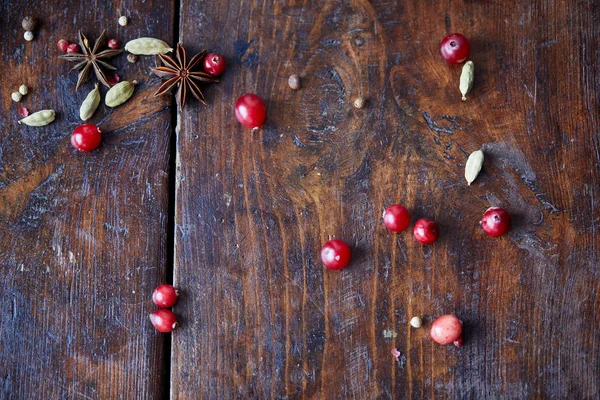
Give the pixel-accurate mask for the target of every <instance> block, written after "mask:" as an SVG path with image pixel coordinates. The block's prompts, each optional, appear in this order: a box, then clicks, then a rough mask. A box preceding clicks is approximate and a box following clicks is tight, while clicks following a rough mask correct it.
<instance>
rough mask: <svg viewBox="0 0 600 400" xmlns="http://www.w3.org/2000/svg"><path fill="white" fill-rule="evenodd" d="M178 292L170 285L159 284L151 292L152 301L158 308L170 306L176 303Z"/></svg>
mask: <svg viewBox="0 0 600 400" xmlns="http://www.w3.org/2000/svg"><path fill="white" fill-rule="evenodd" d="M177 297H179V292H178V291H177V289H175V288H174V287H173V286H171V285H167V284H164V285H160V286H158V287H157V288H156V289H154V293H152V301H153V302H154V304H156V305H157V306H159V307H160V308H171V307H173V306H174V305H175V303H177Z"/></svg>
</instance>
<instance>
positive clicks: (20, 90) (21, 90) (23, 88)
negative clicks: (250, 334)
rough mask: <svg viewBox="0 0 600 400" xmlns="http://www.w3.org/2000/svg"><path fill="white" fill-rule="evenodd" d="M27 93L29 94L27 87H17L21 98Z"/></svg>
mask: <svg viewBox="0 0 600 400" xmlns="http://www.w3.org/2000/svg"><path fill="white" fill-rule="evenodd" d="M27 92H29V88H28V87H27V85H21V86H19V93H21V94H22V95H23V96H25V95H26V94H27Z"/></svg>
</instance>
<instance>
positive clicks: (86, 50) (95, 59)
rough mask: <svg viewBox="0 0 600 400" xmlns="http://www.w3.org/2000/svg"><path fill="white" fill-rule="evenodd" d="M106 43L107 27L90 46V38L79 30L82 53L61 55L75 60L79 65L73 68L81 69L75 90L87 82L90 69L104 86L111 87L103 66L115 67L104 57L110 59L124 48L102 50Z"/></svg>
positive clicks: (112, 68) (112, 69)
mask: <svg viewBox="0 0 600 400" xmlns="http://www.w3.org/2000/svg"><path fill="white" fill-rule="evenodd" d="M105 43H106V29H105V30H103V31H102V35H100V37H99V38H98V39H97V40H96V43H94V47H93V48H90V44H89V42H88V39H87V38H86V37H85V35H84V34H83V33H81V31H79V45H80V46H81V50H82V51H83V54H82V53H71V54H65V55H62V56H59V57H58V58H61V59H63V60H67V61H75V62H77V65H75V66H74V67H73V68H72V70H81V72H80V73H79V78H77V86H76V87H75V90H77V89H79V87H80V86H81V85H82V84H83V83H85V82H86V81H87V80H88V78H89V76H90V69H92V68H93V69H94V73H95V74H96V79H98V80H99V81H100V82H102V84H104V86H106V87H110V84H109V83H108V80H107V79H106V75H105V74H104V71H102V67H104V68H106V69H108V70H111V71H114V70H116V68H115V67H113V66H112V65H110V64H109V63H107V62H105V61H102V59H108V58H112V57H114V56H116V55H117V54H120V53H121V52H122V51H123V50H119V49H106V50H102V51H100V48H101V47H103V46H104V44H105Z"/></svg>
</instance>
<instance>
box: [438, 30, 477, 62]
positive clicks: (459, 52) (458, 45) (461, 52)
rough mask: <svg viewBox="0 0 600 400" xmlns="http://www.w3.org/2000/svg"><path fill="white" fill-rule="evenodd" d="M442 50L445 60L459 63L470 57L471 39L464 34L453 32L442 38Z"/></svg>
mask: <svg viewBox="0 0 600 400" xmlns="http://www.w3.org/2000/svg"><path fill="white" fill-rule="evenodd" d="M440 52H441V53H442V57H444V60H446V61H447V62H449V63H450V64H458V63H461V62H463V61H465V60H466V59H467V58H468V57H469V53H470V52H471V45H470V44H469V39H467V38H466V37H465V36H464V35H461V34H460V33H451V34H449V35H448V36H446V37H445V38H444V39H443V40H442V43H441V44H440Z"/></svg>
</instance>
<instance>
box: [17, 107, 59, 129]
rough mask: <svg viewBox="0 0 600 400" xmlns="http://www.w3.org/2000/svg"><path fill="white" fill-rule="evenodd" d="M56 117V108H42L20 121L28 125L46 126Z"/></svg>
mask: <svg viewBox="0 0 600 400" xmlns="http://www.w3.org/2000/svg"><path fill="white" fill-rule="evenodd" d="M55 117H56V112H54V110H42V111H38V112H34V113H33V114H31V115H29V116H28V117H25V118H23V119H22V120H20V121H19V124H25V125H28V126H45V125H48V124H49V123H50V122H52V121H54V118H55Z"/></svg>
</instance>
